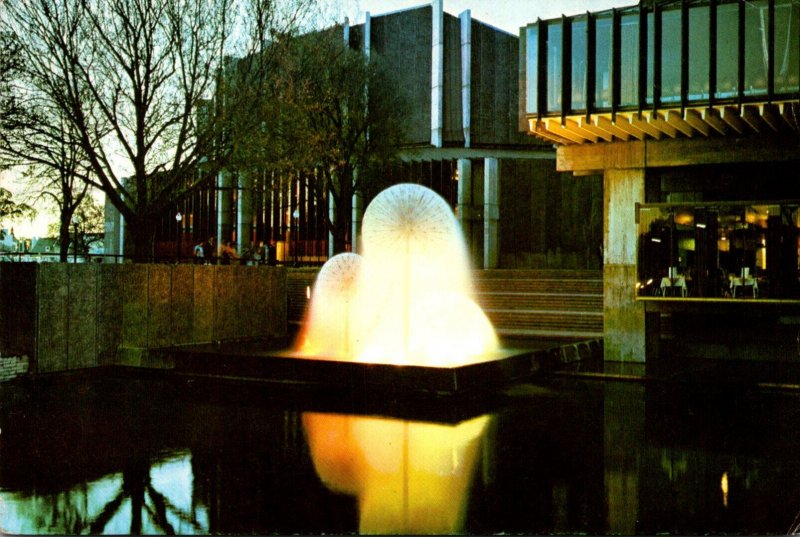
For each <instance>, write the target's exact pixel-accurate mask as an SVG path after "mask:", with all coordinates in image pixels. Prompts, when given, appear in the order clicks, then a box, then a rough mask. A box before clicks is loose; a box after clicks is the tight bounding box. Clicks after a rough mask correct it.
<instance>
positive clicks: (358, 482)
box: [303, 412, 492, 534]
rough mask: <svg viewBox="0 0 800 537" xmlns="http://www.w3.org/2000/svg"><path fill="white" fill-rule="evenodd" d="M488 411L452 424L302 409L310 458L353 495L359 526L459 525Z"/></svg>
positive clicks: (452, 529)
mask: <svg viewBox="0 0 800 537" xmlns="http://www.w3.org/2000/svg"><path fill="white" fill-rule="evenodd" d="M491 420H492V417H491V416H489V415H484V416H479V417H476V418H473V419H470V420H466V421H463V422H461V423H459V424H457V425H448V424H438V423H423V422H410V421H402V420H394V419H387V418H377V417H365V416H349V415H341V414H322V413H313V412H307V413H305V414H303V427H304V429H305V432H306V438H307V440H308V445H309V450H310V452H311V458H312V460H313V462H314V468H315V469H316V471H317V474H318V475H319V477H320V480H321V481H322V482H323V483H324V484H325V486H326V487H328V488H329V489H331V490H333V491H335V492H339V493H342V494H348V495H351V496H355V497H356V499H357V502H358V509H359V528H358V529H359V533H379V534H398V533H399V534H431V533H433V534H453V533H460V532H463V530H464V524H465V519H466V510H467V505H468V503H469V502H468V499H469V490H470V488H471V486H470V485H471V483H472V481H473V476H474V474H475V468H476V466H477V464H476V463H477V461H478V460H479V459H480V453H481V446H482V439H483V437H484V435H485V434H486V430H487V428H488V427H489V425H490V423H491Z"/></svg>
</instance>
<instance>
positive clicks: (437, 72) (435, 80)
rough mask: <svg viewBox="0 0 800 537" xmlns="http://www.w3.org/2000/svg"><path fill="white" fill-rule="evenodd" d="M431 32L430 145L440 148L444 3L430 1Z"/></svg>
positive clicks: (441, 1)
mask: <svg viewBox="0 0 800 537" xmlns="http://www.w3.org/2000/svg"><path fill="white" fill-rule="evenodd" d="M431 7H432V8H433V9H432V12H433V21H432V31H431V37H432V39H431V41H432V42H431V145H432V146H434V147H442V124H443V117H442V115H443V107H442V101H443V93H444V92H443V86H444V2H443V0H432V1H431Z"/></svg>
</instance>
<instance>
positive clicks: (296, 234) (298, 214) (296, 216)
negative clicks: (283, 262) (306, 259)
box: [292, 208, 300, 265]
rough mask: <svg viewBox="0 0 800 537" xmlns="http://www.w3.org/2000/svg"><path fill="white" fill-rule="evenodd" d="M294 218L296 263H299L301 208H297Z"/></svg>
mask: <svg viewBox="0 0 800 537" xmlns="http://www.w3.org/2000/svg"><path fill="white" fill-rule="evenodd" d="M292 218H293V219H294V264H295V265H297V241H298V239H299V237H298V235H299V234H300V223H299V222H298V221H297V220H298V218H300V209H297V208H295V210H294V212H292Z"/></svg>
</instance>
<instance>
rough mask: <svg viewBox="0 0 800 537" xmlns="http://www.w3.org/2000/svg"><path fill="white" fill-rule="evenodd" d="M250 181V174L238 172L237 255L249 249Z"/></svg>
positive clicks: (250, 242) (250, 232)
mask: <svg viewBox="0 0 800 537" xmlns="http://www.w3.org/2000/svg"><path fill="white" fill-rule="evenodd" d="M251 184H252V181H251V179H250V176H249V175H248V174H245V173H240V174H239V177H238V179H237V188H238V195H237V197H236V253H237V254H238V255H239V257H242V255H243V254H244V253H246V252H249V251H250V247H251V246H252V242H253V241H252V235H253V202H252V191H251Z"/></svg>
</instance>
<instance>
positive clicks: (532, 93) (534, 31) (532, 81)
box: [525, 24, 539, 114]
mask: <svg viewBox="0 0 800 537" xmlns="http://www.w3.org/2000/svg"><path fill="white" fill-rule="evenodd" d="M525 34H526V36H525V37H526V39H525V52H526V58H525V89H526V97H525V102H526V106H525V109H526V111H527V112H528V113H529V114H535V113H536V112H537V110H536V99H537V96H538V91H537V90H538V88H537V84H538V80H539V77H538V76H537V72H538V70H539V55H538V54H539V27H538V26H536V25H535V24H534V25H532V26H528V29H527V31H526V32H525Z"/></svg>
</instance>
